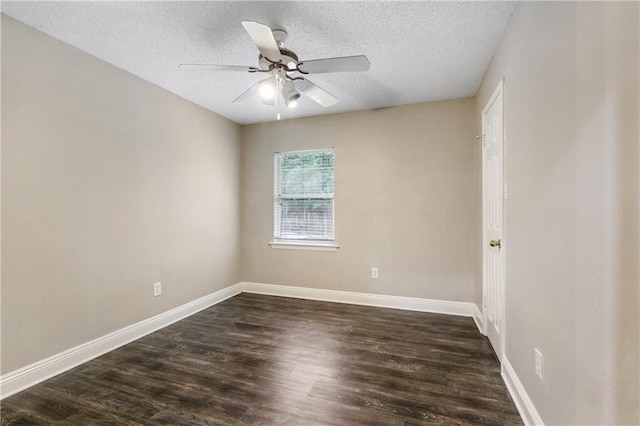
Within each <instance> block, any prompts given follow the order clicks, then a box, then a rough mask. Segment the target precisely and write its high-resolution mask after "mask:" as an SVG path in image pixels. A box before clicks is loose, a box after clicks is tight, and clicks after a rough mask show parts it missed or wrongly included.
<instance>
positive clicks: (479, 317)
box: [473, 303, 485, 335]
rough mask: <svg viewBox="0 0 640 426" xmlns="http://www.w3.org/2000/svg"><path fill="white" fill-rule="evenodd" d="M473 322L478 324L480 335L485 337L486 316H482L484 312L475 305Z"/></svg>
mask: <svg viewBox="0 0 640 426" xmlns="http://www.w3.org/2000/svg"><path fill="white" fill-rule="evenodd" d="M473 321H474V322H475V323H476V327H478V331H479V332H480V334H483V335H484V334H485V331H484V315H482V311H481V310H480V308H478V305H476V304H475V303H474V305H473Z"/></svg>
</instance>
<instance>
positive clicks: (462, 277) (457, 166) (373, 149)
mask: <svg viewBox="0 0 640 426" xmlns="http://www.w3.org/2000/svg"><path fill="white" fill-rule="evenodd" d="M474 111H475V104H474V101H473V100H472V99H462V100H454V101H447V102H439V103H431V104H421V105H410V106H403V107H395V108H387V109H382V110H376V111H362V112H354V113H347V114H339V115H329V116H321V117H314V118H305V119H299V120H291V121H281V122H272V123H267V124H258V125H252V126H245V127H244V128H243V154H242V155H243V208H242V210H243V217H242V219H243V262H244V265H243V266H244V269H243V270H244V276H243V278H244V280H245V281H255V282H262V283H269V284H283V285H293V286H302V287H312V288H321V289H331V290H345V291H354V292H365V293H376V294H388V295H399V296H411V297H422V298H431V299H442V300H454V301H462V302H472V301H473V300H474V297H475V294H474V286H475V277H476V275H475V273H476V267H477V263H476V261H475V259H476V256H477V255H478V253H476V251H475V250H476V247H477V241H476V240H475V238H474V232H473V231H474V226H476V218H477V217H478V209H477V203H476V200H477V197H476V195H477V185H476V182H475V179H477V178H476V173H475V170H476V166H477V161H476V158H475V148H474V147H475V145H476V141H475V133H474V130H475V122H474ZM327 147H334V148H335V156H336V159H335V163H336V166H335V167H336V170H335V182H336V183H335V194H336V195H335V224H336V240H337V242H338V244H340V249H339V250H338V251H337V252H328V253H327V252H317V251H301V250H278V249H272V248H270V247H269V246H268V245H267V243H268V242H269V241H271V240H272V239H273V154H274V153H275V152H278V151H288V150H299V149H313V148H327ZM373 266H375V267H378V268H379V270H380V278H379V279H377V280H375V279H371V278H370V274H371V272H370V271H371V267H373Z"/></svg>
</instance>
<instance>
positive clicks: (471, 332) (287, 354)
mask: <svg viewBox="0 0 640 426" xmlns="http://www.w3.org/2000/svg"><path fill="white" fill-rule="evenodd" d="M0 406H1V409H2V411H1V415H2V424H3V425H14V424H21V425H23V424H37V425H40V424H42V425H44V424H46V425H50V424H73V425H89V424H172V425H178V424H180V425H202V424H223V425H244V424H248V425H295V426H301V425H418V424H447V425H450V424H454V425H455V424H496V425H506V424H522V422H521V420H520V417H519V416H518V414H517V411H516V408H515V407H514V405H513V402H512V401H511V398H510V397H509V395H508V393H507V390H506V388H505V385H504V383H503V382H502V379H501V378H500V372H499V367H498V364H497V363H496V360H495V359H494V358H493V355H492V352H491V349H490V347H489V345H488V343H487V341H486V339H485V338H484V337H482V336H481V335H480V334H479V333H478V331H477V329H476V327H475V325H474V323H473V320H472V319H470V318H462V317H453V316H445V315H437V314H427V313H418V312H409V311H400V310H393V309H382V308H371V307H364V306H353V305H342V304H335V303H325V302H315V301H307V300H297V299H287V298H279V297H269V296H260V295H252V294H241V295H239V296H236V297H234V298H232V299H229V300H227V301H225V302H222V303H220V304H218V305H216V306H213V307H211V308H209V309H207V310H205V311H202V312H200V313H198V314H196V315H193V316H191V317H189V318H187V319H185V320H182V321H180V322H178V323H176V324H174V325H171V326H169V327H167V328H164V329H162V330H160V331H158V332H156V333H153V334H150V335H149V336H146V337H144V338H142V339H140V340H137V341H135V342H133V343H131V344H128V345H126V346H124V347H122V348H120V349H118V350H115V351H113V352H110V353H108V354H106V355H104V356H101V357H100V358H97V359H95V360H93V361H90V362H88V363H86V364H83V365H82V366H80V367H77V368H75V369H73V370H71V371H69V372H67V373H65V374H62V375H60V376H57V377H55V378H53V379H51V380H48V381H46V382H44V383H41V384H39V385H37V386H34V387H32V388H30V389H28V390H26V391H24V392H22V393H19V394H17V395H14V396H12V397H10V398H7V399H5V400H4V401H2V403H1V404H0Z"/></svg>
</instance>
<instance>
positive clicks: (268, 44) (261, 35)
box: [242, 21, 281, 62]
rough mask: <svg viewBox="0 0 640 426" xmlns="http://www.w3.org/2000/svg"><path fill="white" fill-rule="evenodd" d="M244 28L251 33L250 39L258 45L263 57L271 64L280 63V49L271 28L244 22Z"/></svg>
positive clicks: (256, 23)
mask: <svg viewBox="0 0 640 426" xmlns="http://www.w3.org/2000/svg"><path fill="white" fill-rule="evenodd" d="M242 26H243V27H244V29H245V30H247V32H248V33H249V37H251V40H253V42H254V43H255V44H256V46H257V47H258V50H259V51H260V53H262V56H264V57H265V58H267V59H269V60H270V61H271V62H280V58H281V55H280V49H279V48H278V43H277V42H276V39H275V38H274V37H273V32H272V31H271V28H269V27H267V26H266V25H263V24H260V23H258V22H253V21H242Z"/></svg>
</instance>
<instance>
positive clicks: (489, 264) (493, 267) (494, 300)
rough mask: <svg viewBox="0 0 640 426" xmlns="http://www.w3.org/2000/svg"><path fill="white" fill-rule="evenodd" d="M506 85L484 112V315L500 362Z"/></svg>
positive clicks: (486, 327)
mask: <svg viewBox="0 0 640 426" xmlns="http://www.w3.org/2000/svg"><path fill="white" fill-rule="evenodd" d="M503 121H504V120H503V110H502V81H501V82H500V84H499V85H498V87H497V88H496V90H495V92H494V93H493V96H491V99H489V102H487V105H486V106H485V108H484V110H483V111H482V145H483V150H482V158H483V164H482V205H483V227H484V230H483V235H484V239H483V244H484V249H483V259H484V283H483V302H482V303H483V312H484V321H485V332H486V335H487V337H488V338H489V341H490V342H491V345H492V346H493V350H494V351H495V353H496V355H497V356H498V359H499V360H500V362H502V355H503V349H504V281H505V280H504V275H505V272H504V271H505V265H504V242H503V232H502V231H503V223H502V207H503V206H502V203H503V199H504V196H505V193H504V183H503V175H502V169H503V142H504V141H503V136H504V127H503Z"/></svg>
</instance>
